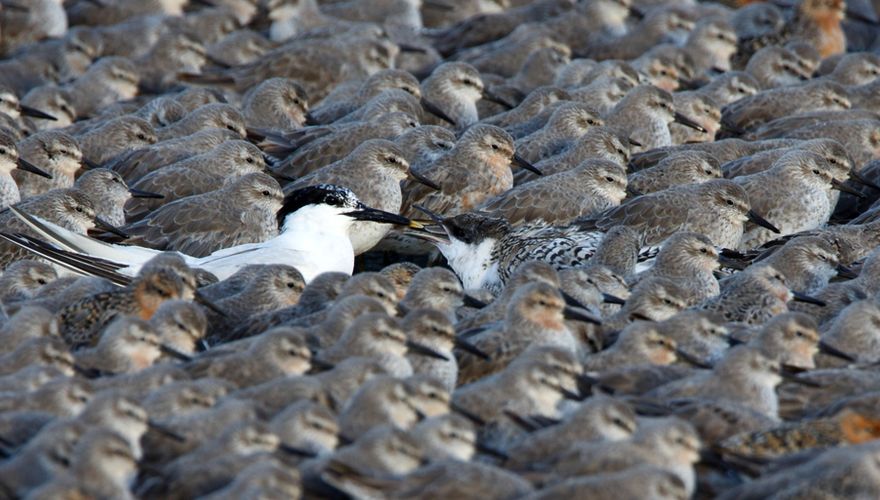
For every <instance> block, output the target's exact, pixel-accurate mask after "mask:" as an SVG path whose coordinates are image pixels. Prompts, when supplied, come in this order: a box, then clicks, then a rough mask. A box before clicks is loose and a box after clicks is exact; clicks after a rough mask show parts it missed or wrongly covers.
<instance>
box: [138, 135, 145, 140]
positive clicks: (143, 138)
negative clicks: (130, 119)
mask: <svg viewBox="0 0 880 500" xmlns="http://www.w3.org/2000/svg"><path fill="white" fill-rule="evenodd" d="M137 138H138V139H140V140H142V141H146V140H147V136H145V135H144V134H138V135H137Z"/></svg>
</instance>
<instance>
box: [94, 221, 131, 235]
mask: <svg viewBox="0 0 880 500" xmlns="http://www.w3.org/2000/svg"><path fill="white" fill-rule="evenodd" d="M95 229H100V230H101V231H106V232H108V233H111V234H115V235H116V236H119V237H120V238H123V239H128V234H127V233H126V232H125V231H123V230H121V229H119V228H118V227H116V226H114V225H113V224H110V223H109V222H107V221H105V220H104V219H102V218H100V217H95Z"/></svg>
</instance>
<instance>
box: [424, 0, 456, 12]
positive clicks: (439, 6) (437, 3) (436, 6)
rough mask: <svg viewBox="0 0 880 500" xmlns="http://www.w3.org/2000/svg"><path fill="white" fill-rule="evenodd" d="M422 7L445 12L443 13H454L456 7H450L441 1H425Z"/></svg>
mask: <svg viewBox="0 0 880 500" xmlns="http://www.w3.org/2000/svg"><path fill="white" fill-rule="evenodd" d="M422 5H424V6H425V7H431V8H432V9H437V10H443V11H453V10H455V6H454V5H450V4H448V3H446V2H443V1H441V0H423V1H422Z"/></svg>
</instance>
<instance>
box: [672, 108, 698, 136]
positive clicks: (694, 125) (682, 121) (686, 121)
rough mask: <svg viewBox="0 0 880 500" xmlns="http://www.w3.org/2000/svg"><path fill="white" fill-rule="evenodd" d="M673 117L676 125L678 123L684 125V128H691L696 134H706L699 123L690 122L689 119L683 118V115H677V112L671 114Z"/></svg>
mask: <svg viewBox="0 0 880 500" xmlns="http://www.w3.org/2000/svg"><path fill="white" fill-rule="evenodd" d="M673 117H674V118H675V122H676V123H680V124H682V125H684V126H685V127H689V128H692V129H694V130H696V131H698V132H703V133H705V132H706V129H705V128H703V126H702V125H700V124H699V123H697V122H695V121H693V120H691V119H690V118H688V117H687V116H685V115H683V114H681V113H679V112H678V111H676V112H675V114H673Z"/></svg>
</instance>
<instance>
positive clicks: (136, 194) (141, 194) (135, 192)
mask: <svg viewBox="0 0 880 500" xmlns="http://www.w3.org/2000/svg"><path fill="white" fill-rule="evenodd" d="M128 192H129V193H131V197H132V198H152V199H154V200H161V199H163V198H165V195H164V194H159V193H151V192H149V191H142V190H140V189H135V188H129V190H128Z"/></svg>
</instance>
